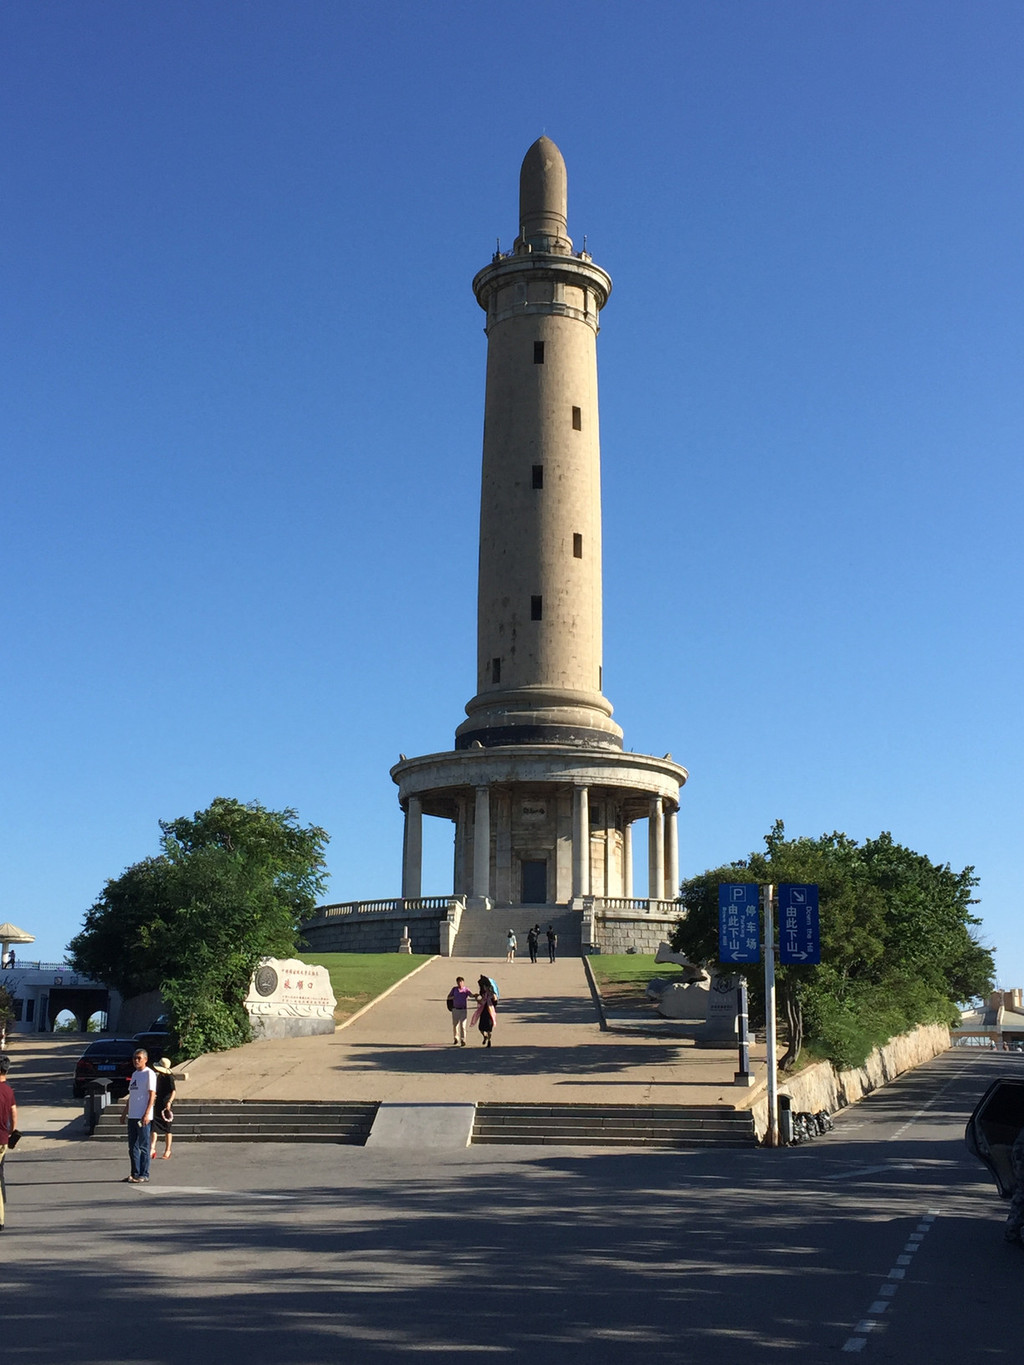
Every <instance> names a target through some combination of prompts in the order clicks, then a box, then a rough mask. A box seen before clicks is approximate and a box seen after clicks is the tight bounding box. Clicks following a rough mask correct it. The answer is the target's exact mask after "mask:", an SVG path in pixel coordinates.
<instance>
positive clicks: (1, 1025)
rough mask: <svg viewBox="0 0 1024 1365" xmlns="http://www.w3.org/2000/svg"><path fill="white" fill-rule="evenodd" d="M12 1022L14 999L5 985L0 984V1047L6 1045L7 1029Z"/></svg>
mask: <svg viewBox="0 0 1024 1365" xmlns="http://www.w3.org/2000/svg"><path fill="white" fill-rule="evenodd" d="M13 1023H14V1000H13V999H12V997H11V993H10V991H9V990H8V989H7V987H6V986H0V1048H3V1047H6V1046H7V1030H8V1029H9V1028H10V1026H11V1025H12V1024H13Z"/></svg>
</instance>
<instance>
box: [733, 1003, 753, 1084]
mask: <svg viewBox="0 0 1024 1365" xmlns="http://www.w3.org/2000/svg"><path fill="white" fill-rule="evenodd" d="M739 995H740V1017H739V1029H740V1056H739V1063H740V1069H739V1070H738V1071H737V1072H735V1074H734V1075H733V1083H734V1084H735V1085H753V1084H754V1077H753V1076H752V1075H751V1074H750V1028H749V1025H748V1014H747V978H746V977H745V976H741V977H740V989H739Z"/></svg>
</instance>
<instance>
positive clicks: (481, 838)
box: [473, 787, 491, 900]
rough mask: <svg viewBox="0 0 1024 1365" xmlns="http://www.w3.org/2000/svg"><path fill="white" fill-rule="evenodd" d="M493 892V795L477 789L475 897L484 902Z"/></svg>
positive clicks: (474, 862) (484, 788)
mask: <svg viewBox="0 0 1024 1365" xmlns="http://www.w3.org/2000/svg"><path fill="white" fill-rule="evenodd" d="M490 891H491V793H490V789H489V788H487V787H477V789H476V820H475V821H474V824H473V896H474V898H475V899H477V900H482V899H483V898H484V897H485V896H488V895H490Z"/></svg>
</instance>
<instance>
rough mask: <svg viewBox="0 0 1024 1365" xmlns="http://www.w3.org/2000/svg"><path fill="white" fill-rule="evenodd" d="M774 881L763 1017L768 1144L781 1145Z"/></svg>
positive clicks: (767, 903)
mask: <svg viewBox="0 0 1024 1365" xmlns="http://www.w3.org/2000/svg"><path fill="white" fill-rule="evenodd" d="M773 890H774V887H773V886H772V884H771V882H769V883H768V884H767V886H765V888H764V1021H765V1035H766V1043H767V1052H768V1057H767V1061H768V1132H767V1133H766V1134H765V1145H766V1146H767V1147H778V1145H779V1082H778V1075H777V1072H776V1069H775V1050H776V1049H775V921H774V918H773V916H772V891H773Z"/></svg>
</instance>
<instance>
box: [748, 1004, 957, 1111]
mask: <svg viewBox="0 0 1024 1365" xmlns="http://www.w3.org/2000/svg"><path fill="white" fill-rule="evenodd" d="M948 1047H949V1029H948V1028H946V1027H945V1026H944V1025H942V1024H921V1025H920V1027H918V1028H916V1029H914V1030H912V1032H910V1033H903V1034H900V1036H899V1037H898V1038H890V1039H889V1041H888V1042H887V1043H886V1044H885V1045H884V1046H883V1047H879V1048H875V1050H874V1052H872V1053H871V1055H870V1056H869V1057H868V1059H867V1061H866V1062H865V1063H864V1065H863V1066H858V1067H854V1068H852V1069H851V1070H849V1071H837V1070H836V1068H835V1067H834V1066H833V1065H832V1064H831V1062H815V1063H814V1064H813V1065H812V1066H808V1067H805V1068H804V1070H803V1071H798V1072H797V1073H796V1074H795V1075H793V1076H785V1077H780V1079H779V1094H780V1095H789V1096H790V1097H791V1098H792V1101H793V1111H794V1113H801V1112H806V1113H809V1114H816V1113H817V1112H818V1110H819V1109H826V1110H827V1111H828V1112H829V1113H830V1114H833V1113H835V1111H836V1110H837V1109H845V1108H846V1106H847V1105H849V1104H856V1103H857V1101H858V1100H862V1099H863V1098H864V1096H865V1095H869V1094H871V1092H872V1091H873V1090H880V1089H881V1088H882V1086H883V1085H888V1083H889V1082H890V1081H893V1080H895V1079H896V1077H897V1076H902V1075H903V1073H904V1072H905V1071H912V1070H913V1069H914V1067H915V1066H920V1065H921V1063H922V1062H930V1061H931V1059H932V1058H933V1057H937V1056H938V1055H939V1053H940V1052H945V1051H946V1049H947V1048H948ZM753 1114H754V1127H755V1128H756V1130H757V1135H758V1137H759V1138H760V1137H762V1136H763V1135H764V1133H765V1132H766V1131H767V1128H768V1100H767V1097H766V1096H762V1097H761V1098H760V1099H758V1100H757V1101H756V1103H755V1104H754V1106H753Z"/></svg>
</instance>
